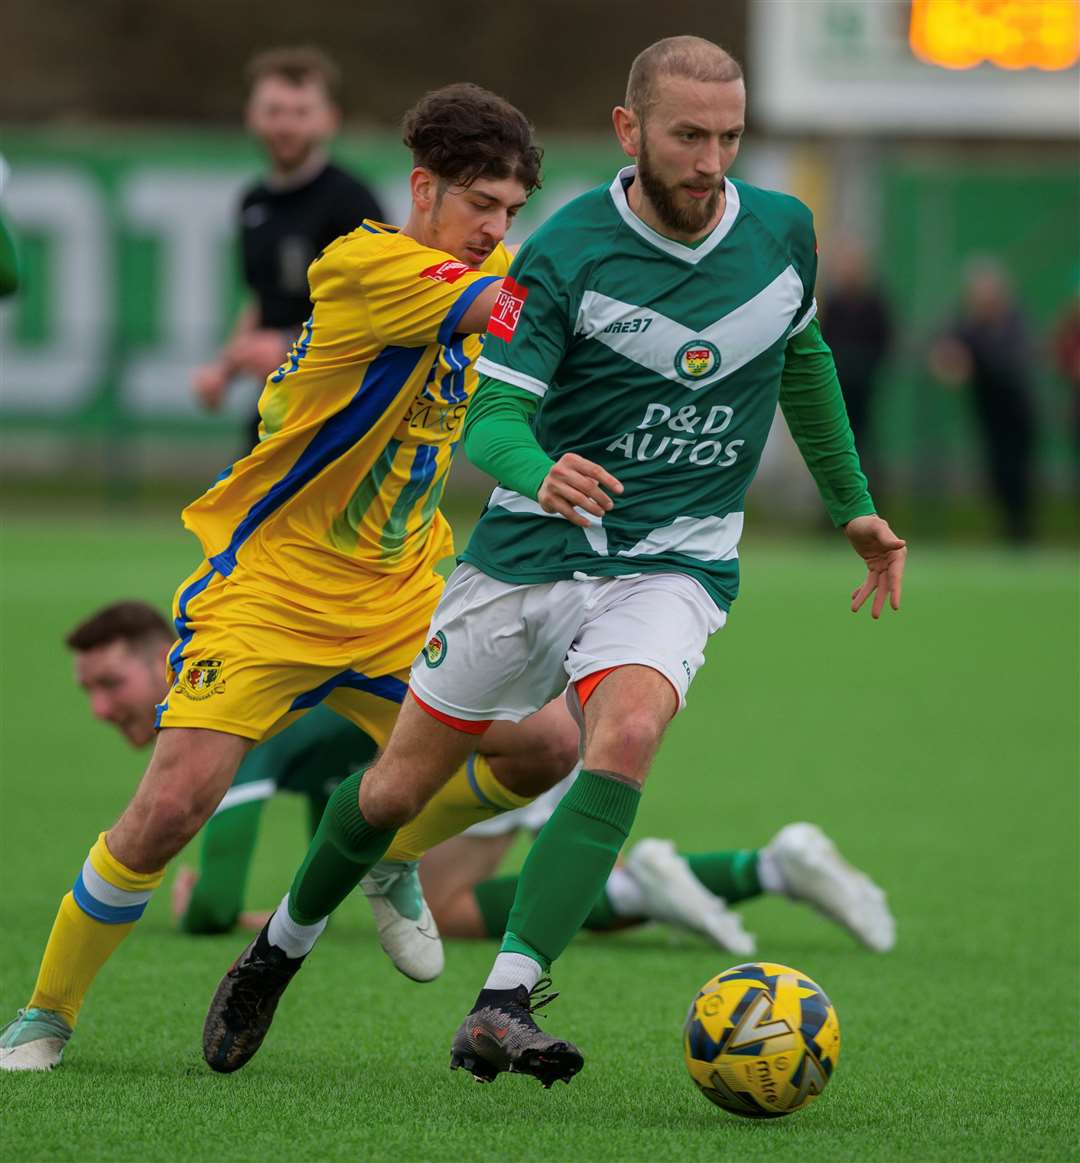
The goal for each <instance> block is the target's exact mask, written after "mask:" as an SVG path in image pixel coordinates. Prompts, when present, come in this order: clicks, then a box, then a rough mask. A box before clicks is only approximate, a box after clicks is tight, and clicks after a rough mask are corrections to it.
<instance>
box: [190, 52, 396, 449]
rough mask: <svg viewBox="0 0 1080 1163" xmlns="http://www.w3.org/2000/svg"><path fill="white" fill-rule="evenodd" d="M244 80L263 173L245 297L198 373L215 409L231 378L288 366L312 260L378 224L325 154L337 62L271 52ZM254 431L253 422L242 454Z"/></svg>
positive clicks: (248, 239) (373, 204)
mask: <svg viewBox="0 0 1080 1163" xmlns="http://www.w3.org/2000/svg"><path fill="white" fill-rule="evenodd" d="M248 79H249V81H250V84H251V90H250V95H249V97H248V103H247V113H246V123H247V128H248V132H249V133H251V135H252V136H253V137H256V138H257V139H258V140H259V142H260V143H261V144H262V146H263V148H264V150H265V151H266V157H267V161H268V162H269V171H268V173H267V174H266V175H265V177H263V178H262V180H260V181H258V182H256V183H255V184H254V185H253V186H252V187H251V188H250V189H249V190H248V191H247V192H246V193H245V194H244V196H243V199H242V201H241V203H240V215H239V223H238V225H239V229H240V247H241V252H242V259H243V271H244V281H245V282H246V283H247V285H248V287H249V288H250V290H251V299H250V301H249V302H248V303H247V304H246V305H245V306H244V307H243V309H242V310H241V312H240V315H239V318H238V319H237V322H236V326H235V328H234V330H233V334H232V338H231V339H230V340H229V342H228V343H227V344H226V346H225V349H224V350H223V351H222V353H221V355H220V356H219V357H218V358H217V359H216V360H214V362H213V363H208V364H206V365H204V366H203V367H201V368H199V369H198V371H197V372H196V373H195V378H194V388H195V394H196V396H197V397H198V399H199V400H200V402H201V403H202V404H203V406H204V407H206V408H209V409H211V410H215V409H217V408H219V407H220V406H221V404H222V401H223V400H224V398H225V394H226V392H227V391H228V387H229V383H230V382H231V381H232V379H233V378H234V377H235V376H237V375H241V374H246V375H251V376H254V377H255V378H256V379H258V380H260V381H261V380H264V379H265V378H266V377H267V376H268V375H269V374H270V373H271V372H272V371H273V370H274V369H275V368H276V367H278V365H279V364H281V363H282V361H283V360H284V359H285V356H286V354H287V352H288V350H289V348H290V346H291V345H292V343H293V341H294V340H295V339H296V338H297V336H298V335H299V332H300V328H301V327H302V326H303V325H304V322H305V321H306V320H307V318H308V316H309V315H310V314H311V302H310V300H309V299H308V281H307V269H308V266H309V265H310V264H311V262H312V260H313V259H314V258H315V257H316V255H318V253H319V252H320V251H321V250H322V249H323V248H324V247H325V246H328V245H329V244H330V243H331V242H333V241H334V239H335V238H337V237H338V236H339V235H342V234H348V233H349V231H350V230H354V229H355V228H356V227H357V226H359V225H360V223H361V222H362V221H363V219H365V218H375V219H380V220H381V218H382V210H381V209H380V207H379V204H378V202H377V201H376V200H375V197H374V195H373V194H372V193H371V191H370V190H369V189H368V188H367V187H366V186H365V185H363V184H362V183H361V182H359V181H357V180H356V178H354V177H352V175H350V174H348V173H346V172H345V171H344V170H343V169H341V168H340V167H338V166H336V165H334V164H333V163H331V162H330V161H329V159H328V157H327V152H326V146H327V142H328V141H329V140H330V138H331V137H333V136H334V134H335V133H336V132H337V130H338V127H339V126H340V124H341V110H340V109H339V108H338V106H337V104H336V103H335V100H334V93H335V90H336V88H337V84H338V69H337V66H336V65H335V64H334V63H333V61H331V60H330V59H329V57H327V56H325V55H324V54H323V53H322V52H320V51H319V50H318V49H313V48H284V49H274V50H272V51H270V52H265V53H261V54H260V55H259V56H257V57H255V58H254V60H253V61H252V62H251V64H250V65H249V66H248ZM258 427H259V418H258V416H257V415H256V416H255V417H254V418H253V420H252V422H251V425H250V432H249V437H250V439H249V441H248V444H247V447H248V448H250V447H252V445H254V443H255V442H256V440H257V439H258Z"/></svg>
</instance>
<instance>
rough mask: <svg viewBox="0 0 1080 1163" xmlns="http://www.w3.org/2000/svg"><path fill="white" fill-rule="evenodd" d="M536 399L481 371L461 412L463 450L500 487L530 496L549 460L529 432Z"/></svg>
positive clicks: (538, 486)
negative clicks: (466, 406)
mask: <svg viewBox="0 0 1080 1163" xmlns="http://www.w3.org/2000/svg"><path fill="white" fill-rule="evenodd" d="M539 406H540V400H539V399H538V398H537V397H536V396H535V395H533V394H532V393H531V392H526V391H524V390H523V389H522V388H515V387H512V386H511V385H510V384H504V383H502V382H501V381H500V380H497V379H492V378H491V377H489V376H484V377H483V378H482V379H481V380H480V387H479V388H477V390H476V394H475V396H474V397H473V400H472V403H471V404H470V405H469V410H468V412H467V413H466V415H465V453H466V455H467V456H468V458H469V459H470V460H471V461H472V462H473V464H475V465H476V467H477V468H479V469H482V470H483V471H484V472H486V473H489V474H490V475H491V476H493V477H494V478H495V479H496V480H497V481H498V482H499V484H501V485H502V486H503V487H504V488H507V489H513V491H514V492H515V493H520V494H521V495H522V496H523V497H530V498H531V499H532V500H534V501H535V500H536V494H537V493H538V492H539V491H540V486H541V485H542V484H543V483H544V477H546V476H547V474H548V473H549V472H550V470H551V467H552V465H553V464H554V463H555V462H554V461H553V460H552V459H551V457H550V456H548V454H547V453H546V452H545V451H544V450H543V449H542V448H541V447H540V445H539V444H538V443H537V441H536V437H535V436H534V435H533V430H532V426H531V425H530V423H529V422H530V420H531V419H532V418H533V416H535V415H536V410H537V408H538V407H539Z"/></svg>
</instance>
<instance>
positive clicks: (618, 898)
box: [369, 773, 896, 955]
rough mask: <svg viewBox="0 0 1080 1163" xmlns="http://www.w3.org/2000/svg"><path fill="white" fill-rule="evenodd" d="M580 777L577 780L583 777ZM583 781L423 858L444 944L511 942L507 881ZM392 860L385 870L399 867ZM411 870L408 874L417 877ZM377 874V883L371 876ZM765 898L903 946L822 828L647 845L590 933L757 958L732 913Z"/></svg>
mask: <svg viewBox="0 0 1080 1163" xmlns="http://www.w3.org/2000/svg"><path fill="white" fill-rule="evenodd" d="M575 774H576V773H575ZM574 778H575V775H571V776H569V777H568V778H567V779H565V780H563V782H562V783H560V784H558V785H557V786H556V787H553V788H552V789H551V791H548V792H545V793H544V794H543V795H542V796H540V797H539V798H537V799H536V800H534V801H533V802H532V803H531V804H529V805H527V806H526V807H524V808H516V809H514V810H513V811H509V812H503V813H502V814H501V815H498V816H493V817H492V818H491V819H490V820H484V821H482V822H481V823H479V824H474V825H473V826H472V827H471V828H469V830H468V831H467V832H463V833H462V834H461V835H460V836H454V837H452V838H451V839H449V840H445V841H444V842H443V843H442V844H440V845H438V847H436V848H433V849H432V850H431V851H430V852H428V853H426V854H425V855H424V856H423V857H422V858H421V860H420V880H421V882H422V884H423V889H424V896H425V898H426V899H427V902H428V905H429V907H430V909H431V913H432V916H433V917H434V919H435V923H436V924H437V925H438V928H439V932H440V933H441V934H442V936H443V937H454V938H458V939H466V940H469V939H483V938H493V937H494V938H500V939H501V938H502V935H503V933H504V932H505V931H506V926H507V922H508V920H509V916H510V909H511V907H512V905H513V903H514V895H515V893H516V890H517V884H518V877H517V876H497V875H496V873H497V871H498V868H499V865H500V864H501V863H502V860H503V857H504V856H505V855H506V853H507V851H508V850H509V848H510V846H511V845H512V844H513V842H514V840H515V839H516V837H517V836H518V835H519V834H521V833H526V834H535V833H537V832H539V831H540V829H541V828H542V827H543V826H544V824H546V823H547V821H548V820H549V819H550V818H551V816H552V814H553V813H554V811H555V809H556V808H557V807H558V805H559V801H560V800H561V799H562V798H563V796H564V795H565V794H566V793H567V792H569V790H570V788H571V787H572V786H573V783H574ZM397 867H398V866H396V865H394V864H393V863H392V862H390V861H383V862H381V864H380V865H376V868H377V869H378V868H382V869H385V870H386V871H387V872H388V871H390V870H392V869H395V868H397ZM407 871H408V866H401V875H402V876H403V877H404V876H405V875H407ZM370 875H371V874H369V878H370ZM762 893H779V894H781V895H784V896H787V897H789V898H790V899H792V900H796V901H805V902H806V903H808V904H811V905H812V906H813V907H815V908H816V909H817V910H818V911H819V912H821V913H822V914H824V915H825V916H827V917H829V918H830V919H831V920H834V921H836V922H837V923H839V924H840V925H842V926H843V927H844V928H846V929H847V930H848V931H849V932H851V933H852V935H853V936H855V937H856V939H857V940H859V941H861V942H862V943H863V944H864V945H866V946H867V947H868V948H870V949H874V950H875V951H877V952H880V953H884V952H886V951H888V950H889V949H891V948H892V947H893V944H894V943H895V940H896V923H895V921H894V920H893V917H892V914H891V912H890V911H889V907H888V905H887V903H886V900H885V894H884V893H883V892H882V891H881V889H880V888H878V886H877V885H876V884H874V882H873V881H872V880H871V879H870V878H869V877H868V876H867V875H866V874H865V873H863V872H861V871H859V870H858V869H856V868H852V867H851V865H849V864H848V863H847V862H846V861H845V860H843V858H842V857H841V856H840V854H839V853H838V852H837V850H836V847H835V845H834V844H833V843H832V841H831V840H829V838H828V837H827V836H826V835H825V834H824V833H823V832H822V831H821V829H820V828H818V827H816V826H815V825H813V824H807V823H797V824H788V825H787V826H786V827H784V828H782V829H781V830H780V831H779V832H778V833H777V834H776V835H775V836H774V837H773V838H772V840H770V841H769V843H768V844H766V845H765V846H764V847H763V848H741V849H739V848H737V849H730V850H722V851H714V852H697V853H682V852H677V851H676V850H675V845H674V844H672V842H671V841H670V840H661V839H655V838H651V837H649V838H646V839H643V840H640V841H638V842H637V843H636V844H635V845H634V846H633V847H632V848H631V849H630V850H629V851H628V852H627V853H626V859H625V861H624V862H622V863H620V864H618V865H617V866H616V867H615V868H614V869H612V871H611V875H610V876H609V877H608V879H607V882H606V884H605V885H604V887H603V889H602V891H601V892H600V895H599V896H598V897H597V899H596V901H595V902H594V903H593V906H592V908H591V909H590V910H589V913H588V915H587V916H586V917H585V920H584V922H583V925H582V927H583V928H585V929H588V930H590V931H592V932H594V933H610V932H615V931H618V930H621V929H626V928H629V927H632V926H635V925H642V924H647V923H648V922H650V921H661V922H666V923H668V924H674V925H678V926H680V927H682V928H686V929H689V930H691V931H696V932H699V933H703V934H704V935H705V936H707V937H710V938H712V940H714V941H715V942H716V944H717V945H719V946H720V947H721V948H725V949H729V950H730V951H731V952H733V953H739V954H740V955H748V954H750V953H753V952H754V950H755V942H754V939H753V937H752V935H751V934H749V933H747V932H746V931H745V930H744V929H743V928H742V927H741V923H740V921H739V918H738V914H737V913H733V912H731V911H730V909H724V910H718V909H716V908H715V907H714V903H713V902H715V901H716V900H717V898H719V899H720V900H722V901H724V902H725V904H726V905H728V906H731V905H734V904H738V903H741V902H744V901H748V900H752V899H753V898H755V897H757V896H760V895H761V894H762Z"/></svg>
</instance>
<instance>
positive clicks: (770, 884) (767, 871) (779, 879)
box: [757, 848, 787, 893]
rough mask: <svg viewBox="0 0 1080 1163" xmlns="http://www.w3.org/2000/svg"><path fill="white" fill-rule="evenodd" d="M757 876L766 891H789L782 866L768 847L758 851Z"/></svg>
mask: <svg viewBox="0 0 1080 1163" xmlns="http://www.w3.org/2000/svg"><path fill="white" fill-rule="evenodd" d="M757 878H758V881H759V882H760V883H761V887H762V888H763V889H764V890H765V891H766V892H779V893H785V892H787V885H786V884H784V877H783V874H782V873H781V872H780V866H779V865H778V864H777V863H776V858H775V857H774V856H773V854H772V853H771V852H770V851H769V850H768V848H762V849H761V851H760V852H759V853H758V858H757Z"/></svg>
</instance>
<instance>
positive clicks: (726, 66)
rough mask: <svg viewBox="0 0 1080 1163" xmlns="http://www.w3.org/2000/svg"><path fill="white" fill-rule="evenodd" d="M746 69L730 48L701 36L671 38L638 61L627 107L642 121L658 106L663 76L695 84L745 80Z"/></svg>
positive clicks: (628, 86) (651, 47) (632, 73)
mask: <svg viewBox="0 0 1080 1163" xmlns="http://www.w3.org/2000/svg"><path fill="white" fill-rule="evenodd" d="M742 75H743V71H742V66H741V65H740V64H739V62H738V61H737V60H736V59H735V58H734V57H733V56H732V55H731V53H729V52H728V51H727V50H726V49H722V48H721V47H720V46H719V45H718V44H713V42H712V41H711V40H704V39H702V37H700V36H669V37H666V38H665V39H664V40H658V41H657V42H656V43H655V44H650V45H649V47H648V48H647V49H644V50H643V51H642V52H640V53H638V55H637V56H636V57H635V58H634V63H633V64H632V65H631V66H630V76H629V77H628V78H627V81H626V107H627V108H628V109H632V110H633V111H634V112H635V113H636V114H637V115H638V117H639V118H641V119H642V120H644V119H645V116H646V114H647V113H648V112H649V110H650V109H651V108H652V107H653V105H655V104H656V99H657V88H658V82H659V80H660V78H661V77H686V78H687V79H688V80H691V81H716V82H721V81H741V80H742Z"/></svg>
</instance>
